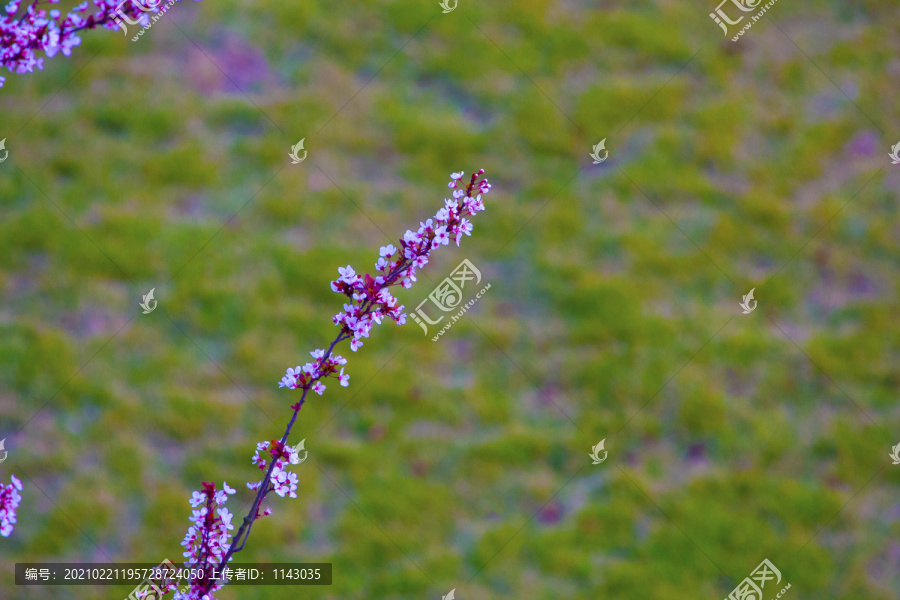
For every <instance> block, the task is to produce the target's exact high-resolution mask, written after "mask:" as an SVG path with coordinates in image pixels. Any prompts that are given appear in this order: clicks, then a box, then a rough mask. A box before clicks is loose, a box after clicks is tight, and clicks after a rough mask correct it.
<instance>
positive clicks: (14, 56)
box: [0, 0, 162, 87]
mask: <svg viewBox="0 0 900 600" xmlns="http://www.w3.org/2000/svg"><path fill="white" fill-rule="evenodd" d="M143 2H144V3H143V4H141V3H140V2H139V0H93V3H94V5H95V6H96V7H97V11H96V12H95V13H93V14H90V15H87V16H86V17H85V16H83V15H82V14H79V13H86V12H87V11H88V2H87V0H85V1H84V2H82V3H81V4H79V5H78V6H75V7H73V8H72V10H71V11H70V12H69V13H67V14H65V15H63V14H62V13H61V12H60V11H59V10H57V9H52V10H49V11H47V10H44V9H43V8H38V5H40V4H58V3H59V0H34V1H33V2H32V3H31V4H30V5H28V6H27V8H25V10H24V11H23V12H22V14H21V15H19V16H18V17H17V16H16V14H17V13H18V12H19V9H20V7H21V6H22V0H10V1H9V3H8V4H7V5H6V7H5V11H4V12H5V14H2V16H0V66H3V67H6V68H7V69H8V70H9V72H10V73H33V72H34V70H35V69H38V70H42V69H43V68H44V59H43V58H39V57H37V55H36V54H35V52H40V51H42V52H43V53H44V55H45V56H46V57H47V58H53V57H54V56H56V55H57V53H59V52H62V53H63V55H65V56H71V55H72V48H74V47H75V46H78V45H80V44H81V38H80V37H79V36H78V32H79V31H81V30H83V29H95V28H97V27H102V28H104V29H110V30H115V29H118V28H120V27H121V28H122V29H124V30H125V35H128V29H127V27H126V26H125V25H124V23H123V20H124V22H126V23H128V24H130V25H137V24H140V25H141V26H143V27H147V26H148V25H149V23H150V16H149V14H148V13H150V12H158V10H159V9H158V8H156V7H157V6H159V5H160V4H161V2H162V0H143ZM119 17H121V18H119ZM133 17H137V19H136V20H132V18H133ZM4 81H6V79H5V78H3V77H0V87H3V82H4Z"/></svg>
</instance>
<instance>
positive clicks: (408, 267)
mask: <svg viewBox="0 0 900 600" xmlns="http://www.w3.org/2000/svg"><path fill="white" fill-rule="evenodd" d="M463 174H464V173H463V172H462V171H460V172H459V173H453V174H452V175H451V176H450V177H451V178H452V181H451V182H450V183H449V184H448V187H449V188H450V189H452V190H453V193H452V195H453V198H452V199H449V200H445V201H444V207H443V208H441V209H440V210H439V211H438V212H437V214H436V215H435V216H434V218H433V219H428V220H427V221H425V222H424V223H420V227H419V229H418V230H417V231H415V232H414V231H410V230H407V232H406V233H405V234H404V235H403V237H402V238H401V239H400V240H399V244H400V250H398V249H397V248H396V247H395V246H394V245H393V244H391V245H388V246H383V247H382V248H381V249H380V251H379V255H380V256H379V258H378V262H376V263H375V268H376V269H377V274H376V276H375V277H372V276H371V275H369V274H366V275H364V276H362V277H360V276H359V275H357V274H356V272H355V271H354V270H353V268H352V267H351V266H349V265H348V266H346V267H340V268H338V274H339V275H340V277H339V278H338V279H337V280H335V281H332V282H331V289H332V290H333V291H334V292H337V293H340V294H343V295H345V296H347V298H348V299H349V302H350V303H349V304H344V310H343V311H342V312H340V313H338V314H336V315H334V317H333V319H332V321H333V322H334V324H335V325H337V326H339V327H340V332H339V333H338V334H337V336H336V337H335V338H334V341H333V342H331V345H329V346H328V349H326V350H322V349H319V350H315V351H313V352H311V353H310V354H311V355H312V357H313V359H314V360H313V362H308V363H306V364H305V365H303V366H299V365H298V366H297V367H293V368H289V369H287V372H286V374H285V375H284V377H282V378H281V382H280V383H279V384H278V387H279V388H288V389H292V390H298V389H299V390H302V393H301V395H300V400H299V401H297V402H296V403H295V404H293V405H292V406H291V408H292V409H293V410H294V413H293V415H291V419H290V421H289V422H288V425H287V427H286V428H285V431H284V434H282V436H281V439H278V440H269V441H264V442H260V443H258V444H257V445H256V452H255V453H254V456H253V459H252V461H251V462H252V463H253V464H254V465H256V466H257V467H258V468H259V469H260V470H263V469H264V470H265V471H266V475H265V477H264V478H263V479H262V480H261V481H258V482H254V483H248V484H247V487H248V488H249V489H251V490H256V497H255V499H254V500H253V505H252V506H251V508H250V511H249V512H248V513H247V516H245V517H244V520H243V522H242V524H241V526H240V528H239V529H238V531H237V533H236V534H235V535H234V537H233V538H231V543H230V544H228V539H229V536H230V533H229V532H230V531H231V530H232V529H233V528H234V526H233V525H232V524H231V519H232V518H233V515H232V514H231V513H230V512H228V509H227V508H225V507H224V504H225V501H226V500H227V499H228V494H233V493H234V492H235V490H234V489H232V488H229V487H228V484H227V483H223V486H222V487H223V489H222V490H219V491H216V486H215V484H212V483H207V482H204V483H203V488H204V489H203V491H197V492H194V494H193V496H192V498H191V500H190V503H191V506H192V507H194V508H195V509H197V507H199V506H201V505H203V506H202V508H200V509H199V510H194V511H193V515H192V516H191V518H190V520H191V522H192V523H193V525H192V526H191V527H190V529H189V530H188V533H187V535H186V536H185V538H184V541H182V546H184V547H185V549H186V551H185V552H184V556H185V557H186V559H187V560H186V561H185V566H186V567H189V568H192V567H196V568H203V569H204V571H206V572H207V573H210V572H211V571H212V569H213V568H214V569H216V570H218V571H219V572H220V573H221V572H222V571H223V569H225V567H226V565H227V563H228V561H230V560H231V559H232V558H233V556H234V554H235V553H236V552H240V551H241V550H243V549H244V545H245V544H246V543H247V538H249V537H250V530H251V529H252V527H253V523H255V522H256V520H257V519H259V518H261V517H264V516H267V515H270V514H272V509H271V508H266V509H265V510H264V511H263V512H262V513H260V512H259V509H260V506H261V505H262V502H263V501H264V500H265V498H266V496H267V495H268V494H269V493H270V492H273V491H274V492H275V493H276V494H278V495H279V496H281V497H284V496H285V495H288V496H290V497H291V498H296V497H297V494H296V490H297V475H296V473H293V472H290V471H288V465H289V464H298V463H300V462H301V460H300V459H299V457H298V456H297V451H296V450H294V449H292V448H290V447H289V446H287V445H286V442H287V438H288V436H289V435H290V433H291V429H292V428H293V426H294V423H296V421H297V414H298V413H299V412H300V407H302V406H303V403H304V402H306V397H307V395H308V394H309V392H310V390H312V391H314V392H316V393H317V394H319V395H322V393H323V392H324V391H325V385H324V383H323V381H324V380H325V379H327V378H329V377H334V378H336V379H337V380H338V381H339V382H340V385H341V386H345V387H346V386H348V385H350V376H349V375H348V374H346V373H344V365H346V364H347V359H345V358H344V357H342V356H340V355H334V356H332V351H333V350H334V348H335V346H337V344H339V343H340V342H343V341H345V340H348V339H349V340H350V349H351V350H352V351H353V352H356V351H357V350H358V349H359V348H360V347H361V346H362V345H363V342H362V338H368V337H369V332H370V331H371V329H372V328H373V327H374V326H375V325H378V324H381V322H382V320H383V319H385V318H387V317H390V318H391V319H393V320H394V321H396V322H397V324H398V325H403V324H404V323H405V322H406V314H405V313H404V312H403V308H404V307H403V305H402V304H399V303H398V302H397V299H396V298H395V297H394V296H393V295H391V293H390V292H389V291H388V288H390V287H392V286H395V285H402V286H403V287H404V288H410V287H412V284H413V282H415V281H416V269H421V268H422V267H424V266H425V265H426V264H428V259H429V256H430V255H431V252H432V251H433V250H435V249H437V248H438V247H440V246H446V245H448V244H449V243H450V240H451V239H454V240H455V241H456V245H457V246H459V243H460V240H461V239H462V236H463V235H471V232H472V223H471V222H469V220H468V219H467V218H466V217H467V216H473V215H475V214H476V213H478V212H480V211H482V210H484V203H483V202H482V200H481V195H482V194H487V193H488V192H489V191H490V189H491V184H490V183H488V180H487V179H481V180H480V181H476V180H477V179H478V177H479V176H481V175H483V174H484V169H481V170H479V171H478V172H477V173H474V174H473V175H472V178H471V180H470V181H469V183H468V185H466V186H465V188H461V187H459V180H460V179H461V178H462V176H463ZM477 192H480V193H478V195H477V196H474V197H473V195H472V194H473V193H477ZM338 368H340V371H338ZM265 453H268V455H269V457H270V458H269V459H268V460H267V459H266V458H264V456H265ZM226 546H227V548H226ZM224 585H225V582H224V578H223V579H215V580H214V579H212V578H211V577H209V576H207V577H206V578H204V579H195V580H193V581H192V582H191V586H190V590H186V591H177V590H176V593H175V597H174V600H215V597H214V596H213V595H212V593H213V592H215V591H218V590H219V589H221V588H222V587H223V586H224ZM166 588H167V589H166V591H173V590H175V585H174V584H173V583H169V584H168V585H167V586H166Z"/></svg>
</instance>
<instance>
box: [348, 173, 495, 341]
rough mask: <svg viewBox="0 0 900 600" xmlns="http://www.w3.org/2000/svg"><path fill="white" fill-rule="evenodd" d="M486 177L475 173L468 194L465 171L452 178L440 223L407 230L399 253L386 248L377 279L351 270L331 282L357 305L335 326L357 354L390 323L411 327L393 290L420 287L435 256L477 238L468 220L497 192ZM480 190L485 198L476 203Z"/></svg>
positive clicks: (433, 221) (431, 221) (437, 216)
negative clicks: (420, 276)
mask: <svg viewBox="0 0 900 600" xmlns="http://www.w3.org/2000/svg"><path fill="white" fill-rule="evenodd" d="M483 174H484V169H481V170H479V171H478V172H477V173H474V174H473V175H472V179H471V181H470V182H469V184H468V186H466V187H465V188H460V187H459V180H460V179H461V178H462V176H463V175H464V173H463V172H462V171H460V172H459V173H453V174H452V175H450V178H451V181H450V183H448V184H447V186H448V187H449V188H450V189H452V190H454V191H453V194H452V195H453V198H452V199H445V200H444V208H442V209H440V210H439V211H438V212H437V214H435V215H434V218H432V219H428V220H427V221H425V222H424V223H420V224H419V229H418V230H417V231H412V230H407V231H406V233H405V234H403V237H402V238H401V239H400V249H399V250H398V249H397V248H396V247H395V246H394V245H393V244H390V245H388V246H382V247H381V249H380V250H379V252H378V254H379V258H378V261H377V262H376V263H375V269H376V270H377V271H378V274H377V275H376V276H375V277H372V276H371V275H369V274H368V273H367V274H366V275H364V276H362V277H361V276H359V275H357V274H356V271H354V270H353V267H351V266H350V265H347V266H346V267H339V268H338V274H339V275H340V277H339V278H338V279H336V280H335V281H332V282H331V289H332V291H334V292H337V293H339V294H344V295H345V296H347V297H348V298H349V299H350V302H351V303H350V304H344V310H343V311H342V312H340V313H338V314H336V315H334V317H333V319H332V321H334V324H335V325H339V326H340V327H341V334H342V336H346V337H347V338H351V339H350V349H351V350H353V351H354V352H356V351H357V350H358V349H359V347H360V346H362V345H363V342H362V338H367V337H369V331H371V330H372V328H373V327H374V326H375V325H380V324H381V321H382V320H383V319H385V318H387V317H390V318H391V319H393V320H394V321H396V322H397V324H398V325H403V324H404V323H406V313H404V312H403V308H404V307H403V305H402V304H399V303H398V302H397V299H396V298H395V297H394V296H393V295H391V293H390V292H389V291H388V288H389V287H391V286H392V285H397V284H402V285H403V287H405V288H407V289H408V288H411V287H412V284H413V282H415V281H416V269H421V268H422V267H424V266H425V265H427V264H428V258H429V256H430V254H431V251H432V250H435V249H437V248H439V247H440V246H446V245H447V244H449V243H450V240H451V239H452V240H454V241H456V245H457V246H459V242H460V240H461V239H462V236H463V235H471V234H472V223H471V222H470V221H469V220H468V219H467V218H466V217H467V216H472V215H475V214H476V213H478V212H479V211H482V210H484V202H483V201H482V200H481V195H482V194H487V193H488V192H489V191H490V189H491V184H490V183H489V182H488V180H487V179H482V180H481V181H479V182H477V183H476V181H475V180H476V179H477V178H478V177H479V176H480V175H483ZM476 189H477V190H479V191H480V192H481V193H480V194H478V195H477V196H476V197H472V194H473V192H474V191H475V190H476ZM339 339H342V338H339Z"/></svg>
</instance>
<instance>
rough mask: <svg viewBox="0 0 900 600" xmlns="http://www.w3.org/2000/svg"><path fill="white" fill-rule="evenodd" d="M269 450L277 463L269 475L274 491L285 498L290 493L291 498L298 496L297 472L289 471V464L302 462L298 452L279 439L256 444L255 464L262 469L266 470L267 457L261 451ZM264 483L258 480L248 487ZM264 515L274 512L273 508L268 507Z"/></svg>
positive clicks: (253, 487) (252, 488) (255, 487)
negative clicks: (263, 456) (262, 455)
mask: <svg viewBox="0 0 900 600" xmlns="http://www.w3.org/2000/svg"><path fill="white" fill-rule="evenodd" d="M266 451H268V452H269V454H270V455H271V456H272V460H274V461H275V465H274V466H273V467H272V472H271V474H270V475H269V482H270V483H271V484H272V488H273V489H272V491H274V492H275V493H276V494H278V495H279V496H281V497H282V498H284V496H285V494H287V495H289V496H290V497H291V498H296V497H297V474H296V473H294V472H292V471H288V470H287V468H286V467H287V465H288V463H291V464H298V463H299V462H300V460H299V458H298V457H297V453H296V452H295V451H294V449H293V448H290V447H288V446H285V445H284V444H282V443H281V442H280V441H278V440H270V441H268V442H260V443H258V444H256V452H254V454H253V460H252V462H253V464H254V465H256V466H257V467H259V469H260V470H263V471H264V470H265V469H266V465H267V464H268V463H267V462H266V459H264V458H262V457H261V456H260V454H259V453H260V452H266ZM261 485H262V482H261V481H257V482H256V483H248V484H247V487H248V488H250V489H251V490H257V489H259V486H261ZM263 514H264V515H270V514H272V509H271V508H267V509H266V512H265V513H263Z"/></svg>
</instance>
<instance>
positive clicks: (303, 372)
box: [278, 349, 350, 396]
mask: <svg viewBox="0 0 900 600" xmlns="http://www.w3.org/2000/svg"><path fill="white" fill-rule="evenodd" d="M310 354H311V355H312V357H313V358H314V359H316V360H315V362H308V363H306V364H305V365H303V366H302V367H301V366H299V365H298V366H296V367H294V368H289V369H288V370H287V374H286V375H285V376H284V377H282V378H281V382H280V383H279V384H278V387H280V388H282V387H287V388H291V389H297V388H301V389H311V390H312V391H314V392H315V393H317V394H319V395H320V396H321V395H322V392H324V391H325V385H324V384H323V383H322V379H324V378H326V377H329V376H331V375H336V376H337V378H338V381H340V382H341V385H342V386H344V387H347V386H348V385H350V376H349V375H345V374H344V367H343V365H346V364H347V359H346V358H344V357H342V356H329V357H327V358H326V357H325V351H324V350H321V349H319V350H315V351H313V352H310ZM338 367H341V372H340V373H338V370H337V368H338Z"/></svg>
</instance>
